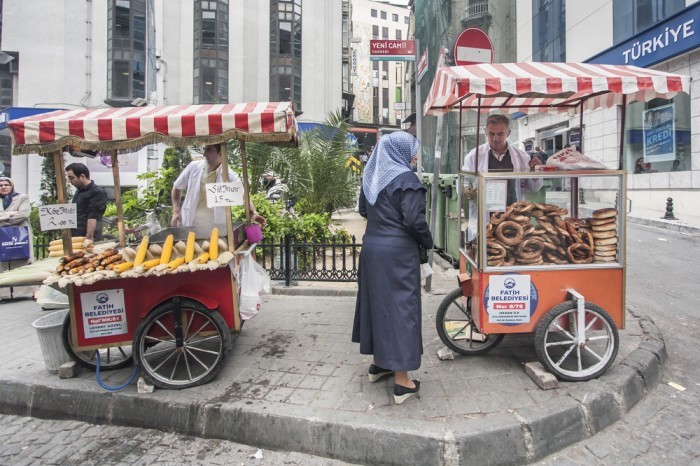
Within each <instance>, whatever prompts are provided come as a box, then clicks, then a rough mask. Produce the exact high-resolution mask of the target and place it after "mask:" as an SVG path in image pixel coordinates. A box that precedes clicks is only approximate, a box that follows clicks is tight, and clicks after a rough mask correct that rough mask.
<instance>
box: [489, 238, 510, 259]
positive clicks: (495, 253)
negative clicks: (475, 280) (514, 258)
mask: <svg viewBox="0 0 700 466" xmlns="http://www.w3.org/2000/svg"><path fill="white" fill-rule="evenodd" d="M486 252H487V256H488V258H489V259H503V258H504V257H506V248H504V247H503V246H502V245H500V244H498V243H496V242H495V241H487V242H486Z"/></svg>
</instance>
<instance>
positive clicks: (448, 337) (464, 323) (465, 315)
mask: <svg viewBox="0 0 700 466" xmlns="http://www.w3.org/2000/svg"><path fill="white" fill-rule="evenodd" d="M465 300H466V306H465V304H464V303H465ZM471 300H472V298H471V297H468V298H464V295H463V294H462V289H461V288H457V289H456V290H454V291H452V292H451V293H450V294H448V295H447V296H445V299H443V300H442V302H441V303H440V307H438V310H437V315H436V316H435V326H436V328H437V333H438V335H440V339H441V340H442V342H443V343H444V344H445V345H447V347H448V348H450V349H451V350H453V351H456V352H457V353H459V354H464V355H467V356H469V355H475V354H483V353H487V352H489V351H491V350H492V349H494V348H495V347H496V346H497V345H498V344H499V343H500V342H501V340H503V334H502V333H492V334H490V335H487V334H485V333H479V332H477V331H476V329H475V328H474V321H473V320H472V306H471Z"/></svg>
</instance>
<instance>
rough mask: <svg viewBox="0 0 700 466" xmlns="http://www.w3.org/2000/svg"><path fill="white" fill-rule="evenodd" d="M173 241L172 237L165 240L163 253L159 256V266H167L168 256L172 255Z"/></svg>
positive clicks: (169, 236)
mask: <svg viewBox="0 0 700 466" xmlns="http://www.w3.org/2000/svg"><path fill="white" fill-rule="evenodd" d="M174 241H175V238H174V237H173V235H168V237H167V238H165V243H163V252H162V253H161V255H160V263H161V264H167V263H169V262H170V256H171V255H172V253H173V242H174Z"/></svg>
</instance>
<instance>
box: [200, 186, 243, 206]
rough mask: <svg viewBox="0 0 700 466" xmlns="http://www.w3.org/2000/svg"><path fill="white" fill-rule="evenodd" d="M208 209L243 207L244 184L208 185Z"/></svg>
mask: <svg viewBox="0 0 700 466" xmlns="http://www.w3.org/2000/svg"><path fill="white" fill-rule="evenodd" d="M206 190H207V207H209V208H210V209H211V208H212V207H225V206H232V205H243V182H242V181H232V182H229V183H207V186H206Z"/></svg>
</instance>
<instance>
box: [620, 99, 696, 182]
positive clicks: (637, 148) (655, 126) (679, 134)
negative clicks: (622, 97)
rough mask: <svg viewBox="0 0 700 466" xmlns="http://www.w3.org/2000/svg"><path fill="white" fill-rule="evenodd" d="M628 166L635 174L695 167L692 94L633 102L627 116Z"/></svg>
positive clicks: (625, 163)
mask: <svg viewBox="0 0 700 466" xmlns="http://www.w3.org/2000/svg"><path fill="white" fill-rule="evenodd" d="M625 120H626V121H625V146H624V159H623V160H624V162H623V164H624V168H625V169H626V170H627V171H628V172H629V173H631V174H635V173H636V174H640V173H658V172H672V171H688V170H690V169H691V154H692V151H691V137H690V97H689V96H688V95H687V94H678V95H677V96H676V97H674V98H673V99H671V100H666V99H653V100H651V101H649V102H646V103H643V102H632V103H631V104H629V105H628V106H627V115H626V118H625Z"/></svg>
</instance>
